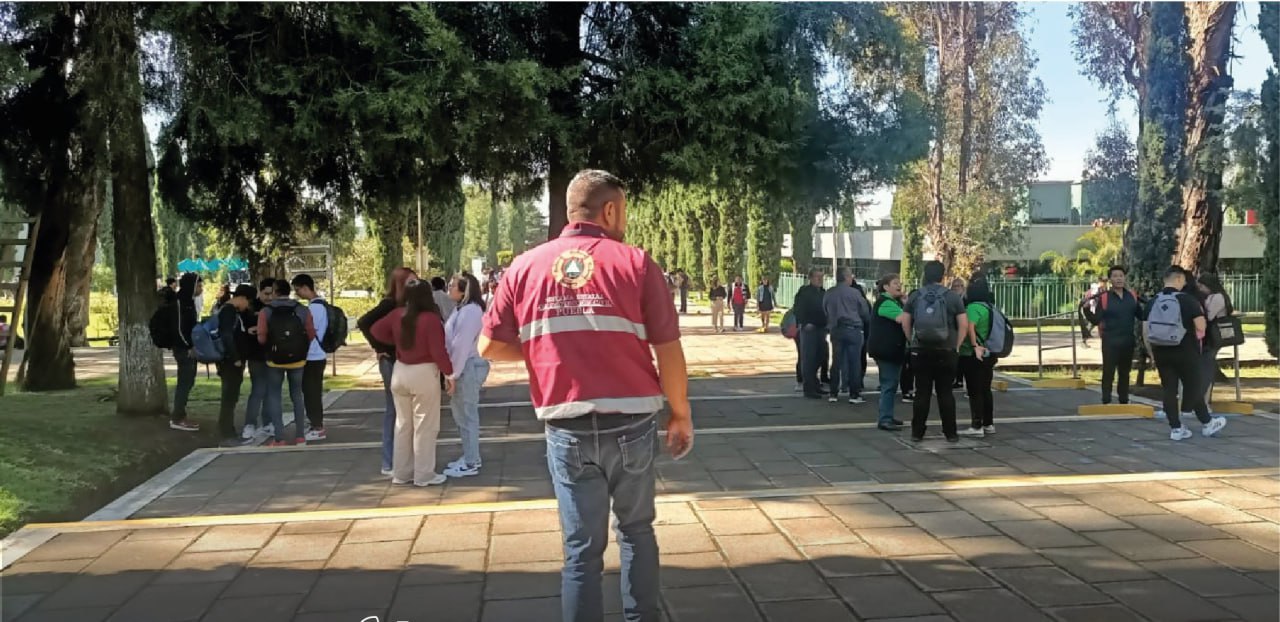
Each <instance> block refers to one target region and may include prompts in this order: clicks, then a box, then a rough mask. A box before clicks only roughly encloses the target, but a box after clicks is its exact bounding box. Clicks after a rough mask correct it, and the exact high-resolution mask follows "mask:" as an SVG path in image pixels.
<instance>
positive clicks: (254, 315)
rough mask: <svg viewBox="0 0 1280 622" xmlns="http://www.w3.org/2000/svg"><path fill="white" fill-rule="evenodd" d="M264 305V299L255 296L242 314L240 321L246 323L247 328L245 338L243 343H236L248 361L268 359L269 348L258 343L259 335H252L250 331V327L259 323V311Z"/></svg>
mask: <svg viewBox="0 0 1280 622" xmlns="http://www.w3.org/2000/svg"><path fill="white" fill-rule="evenodd" d="M263 306H264V305H263V304H262V301H260V300H258V299H257V298H254V299H253V300H252V301H250V302H249V308H248V309H245V310H244V312H243V313H241V314H240V321H241V322H243V323H244V328H245V334H244V336H245V340H244V342H243V343H239V344H236V345H237V346H239V347H240V348H241V349H240V355H241V356H242V357H244V360H246V361H266V360H267V349H266V348H265V347H263V346H262V344H260V343H258V337H257V336H256V335H250V334H249V333H248V330H249V329H250V328H253V327H256V326H257V325H258V313H259V312H260V311H262V307H263Z"/></svg>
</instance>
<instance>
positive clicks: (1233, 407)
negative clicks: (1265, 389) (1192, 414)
mask: <svg viewBox="0 0 1280 622" xmlns="http://www.w3.org/2000/svg"><path fill="white" fill-rule="evenodd" d="M1210 410H1212V411H1213V412H1215V413H1232V414H1236V415H1252V414H1253V404H1251V403H1249V402H1214V403H1213V406H1212V407H1211V408H1210Z"/></svg>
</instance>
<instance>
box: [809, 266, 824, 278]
mask: <svg viewBox="0 0 1280 622" xmlns="http://www.w3.org/2000/svg"><path fill="white" fill-rule="evenodd" d="M815 274H823V271H822V268H818V267H816V266H815V267H813V268H809V278H811V279H812V278H813V276H814V275H815Z"/></svg>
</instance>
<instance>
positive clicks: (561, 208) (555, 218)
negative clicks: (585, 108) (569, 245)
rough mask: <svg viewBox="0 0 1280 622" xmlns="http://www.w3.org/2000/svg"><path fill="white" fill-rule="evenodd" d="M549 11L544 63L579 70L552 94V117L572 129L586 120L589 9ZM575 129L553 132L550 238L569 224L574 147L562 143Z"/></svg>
mask: <svg viewBox="0 0 1280 622" xmlns="http://www.w3.org/2000/svg"><path fill="white" fill-rule="evenodd" d="M545 7H546V8H545V10H546V11H547V15H546V17H547V20H546V24H547V31H546V32H545V33H544V35H545V39H544V43H543V45H544V46H545V47H544V49H543V66H545V67H546V68H548V69H550V70H552V71H555V72H565V71H571V70H577V71H578V72H579V73H578V74H577V75H576V76H575V77H574V79H572V80H569V81H568V82H567V83H566V84H564V85H563V86H561V87H559V88H556V89H553V90H552V91H551V94H550V95H549V97H548V103H549V104H550V108H551V114H552V116H553V117H554V118H555V119H557V120H558V121H560V122H561V123H563V124H565V125H566V126H567V127H568V128H576V127H577V126H578V125H579V124H580V123H582V122H583V119H582V105H581V102H580V101H579V99H578V98H579V97H580V94H581V92H582V79H581V77H580V76H581V73H580V72H581V66H582V48H581V45H580V40H581V27H582V15H583V12H584V11H585V10H586V8H587V4H586V3H583V2H551V3H547V4H546V5H545ZM573 135H574V132H572V131H569V132H552V133H551V141H550V146H549V148H548V150H547V193H548V203H549V205H548V214H547V221H548V226H547V239H549V240H553V239H555V238H557V237H559V236H560V231H561V230H562V229H564V226H565V225H566V224H568V223H569V214H568V212H567V209H566V207H567V206H566V202H565V191H566V190H568V188H569V180H570V179H572V177H573V171H572V166H573V163H572V162H571V160H572V159H574V158H572V156H571V149H570V146H569V145H568V144H562V143H561V140H562V137H571V136H573Z"/></svg>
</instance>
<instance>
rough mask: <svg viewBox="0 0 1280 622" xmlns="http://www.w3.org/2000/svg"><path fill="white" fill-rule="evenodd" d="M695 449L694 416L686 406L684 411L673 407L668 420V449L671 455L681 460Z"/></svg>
mask: <svg viewBox="0 0 1280 622" xmlns="http://www.w3.org/2000/svg"><path fill="white" fill-rule="evenodd" d="M692 449H693V416H692V415H691V414H690V413H689V410H688V407H687V406H686V408H685V410H684V412H683V413H680V412H679V411H678V410H677V409H675V408H673V409H671V418H669V419H668V420H667V451H670V452H671V457H672V458H675V459H676V460H679V459H681V458H683V457H685V456H686V455H688V453H689V451H690V450H692Z"/></svg>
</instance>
